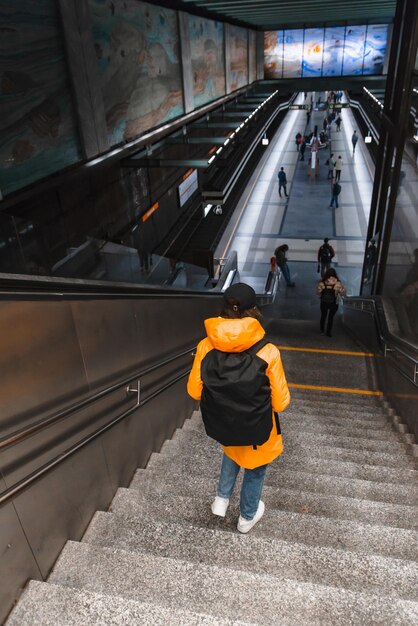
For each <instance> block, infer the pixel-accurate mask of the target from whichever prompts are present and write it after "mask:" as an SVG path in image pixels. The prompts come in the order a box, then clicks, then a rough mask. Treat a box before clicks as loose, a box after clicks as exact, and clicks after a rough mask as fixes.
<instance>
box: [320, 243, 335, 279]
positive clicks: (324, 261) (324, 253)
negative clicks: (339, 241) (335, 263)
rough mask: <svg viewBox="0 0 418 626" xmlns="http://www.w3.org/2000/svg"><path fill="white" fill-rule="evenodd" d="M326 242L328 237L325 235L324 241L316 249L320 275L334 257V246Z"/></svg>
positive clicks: (329, 265) (327, 268)
mask: <svg viewBox="0 0 418 626" xmlns="http://www.w3.org/2000/svg"><path fill="white" fill-rule="evenodd" d="M328 242H329V239H328V237H325V239H324V243H323V244H322V246H321V247H320V248H319V250H318V272H319V271H320V272H321V276H322V277H324V274H325V272H326V271H327V270H329V268H330V267H331V261H332V259H333V258H334V257H335V252H334V248H333V247H332V246H331V245H330V244H329V243H328Z"/></svg>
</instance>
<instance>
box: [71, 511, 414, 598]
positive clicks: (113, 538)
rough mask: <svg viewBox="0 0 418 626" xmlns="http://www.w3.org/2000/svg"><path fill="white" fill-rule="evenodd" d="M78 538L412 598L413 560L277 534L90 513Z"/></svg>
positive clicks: (172, 556)
mask: <svg viewBox="0 0 418 626" xmlns="http://www.w3.org/2000/svg"><path fill="white" fill-rule="evenodd" d="M83 541H85V542H86V543H89V544H93V545H95V546H103V547H112V548H116V549H120V550H126V551H128V552H146V553H151V554H154V555H156V556H163V557H170V558H176V559H182V560H187V561H193V562H195V563H196V562H197V563H200V562H204V563H206V564H207V565H218V566H224V567H229V566H231V564H233V567H234V569H239V570H244V571H247V572H256V573H258V574H270V573H271V572H274V575H275V576H277V577H279V578H282V577H283V578H288V579H294V580H299V581H304V582H314V583H319V584H321V585H329V586H333V587H344V588H345V589H351V590H352V591H363V592H367V593H382V594H383V593H384V594H385V595H386V596H392V597H394V598H404V599H405V600H414V601H417V600H418V564H417V563H413V562H412V561H401V560H399V559H394V558H388V557H382V556H376V555H370V554H359V553H353V552H349V551H344V550H335V549H334V548H330V547H324V546H321V547H319V546H308V545H306V544H303V543H294V542H287V541H285V540H283V539H273V538H270V537H269V538H266V537H255V536H252V537H251V539H250V540H247V541H243V540H242V537H241V536H240V535H239V534H238V533H231V532H224V531H222V530H214V529H209V528H204V527H200V528H199V527H194V526H192V525H190V524H188V525H178V524H174V523H171V522H162V521H161V522H160V521H154V520H153V521H152V522H151V523H150V521H149V520H146V519H137V518H135V517H131V518H130V519H125V518H121V517H118V516H117V515H114V514H112V513H96V515H95V517H94V518H93V520H92V522H91V524H90V526H89V528H88V530H87V532H86V534H85V536H84V538H83ZM255 555H256V558H254V556H255Z"/></svg>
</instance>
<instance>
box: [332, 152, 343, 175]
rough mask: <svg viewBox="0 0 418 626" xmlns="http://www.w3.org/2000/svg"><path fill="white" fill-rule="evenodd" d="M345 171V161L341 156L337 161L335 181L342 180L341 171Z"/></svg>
mask: <svg viewBox="0 0 418 626" xmlns="http://www.w3.org/2000/svg"><path fill="white" fill-rule="evenodd" d="M342 169H343V159H342V156H341V155H340V156H339V157H338V159H337V160H336V161H335V176H334V178H335V180H336V181H339V180H340V178H341V170H342Z"/></svg>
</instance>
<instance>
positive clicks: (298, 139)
mask: <svg viewBox="0 0 418 626" xmlns="http://www.w3.org/2000/svg"><path fill="white" fill-rule="evenodd" d="M301 141H302V135H301V134H300V133H296V136H295V144H296V150H297V151H298V152H299V146H300V143H301Z"/></svg>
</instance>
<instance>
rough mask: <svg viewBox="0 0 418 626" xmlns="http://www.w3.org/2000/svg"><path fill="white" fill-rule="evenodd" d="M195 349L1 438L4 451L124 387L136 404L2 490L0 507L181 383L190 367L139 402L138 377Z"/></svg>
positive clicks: (165, 360) (179, 354)
mask: <svg viewBox="0 0 418 626" xmlns="http://www.w3.org/2000/svg"><path fill="white" fill-rule="evenodd" d="M195 347H196V346H195V345H194V346H193V347H191V348H188V349H187V350H183V351H182V352H179V353H177V354H175V355H174V356H172V357H169V358H167V359H164V360H163V361H159V362H158V363H157V364H155V365H152V366H151V367H148V368H146V369H143V370H140V371H139V372H136V373H135V374H132V375H131V376H129V378H125V379H124V380H123V381H121V382H119V383H117V384H115V385H110V386H109V387H107V388H106V389H103V390H102V391H99V392H98V393H95V394H93V395H92V396H90V397H88V398H85V399H84V400H81V401H79V402H76V403H75V404H73V405H72V406H70V407H68V408H67V409H64V410H63V411H59V412H58V413H55V414H54V415H52V416H51V417H48V418H46V419H44V420H41V421H40V422H38V423H37V424H34V425H33V426H30V427H28V428H25V429H22V430H20V431H16V432H15V433H13V434H11V435H9V436H7V437H5V438H3V439H1V440H0V449H1V448H3V449H4V448H6V447H8V446H11V445H14V444H16V443H17V442H19V441H22V440H23V439H26V438H27V437H30V436H31V435H34V434H35V433H38V432H40V431H41V430H43V429H44V428H47V427H49V426H51V425H52V424H55V423H57V422H58V421H60V420H62V419H64V418H65V417H68V416H69V415H71V414H73V413H75V412H77V411H79V410H81V409H83V408H85V407H86V406H89V405H90V404H93V403H94V402H97V401H98V400H101V399H102V398H104V397H105V396H108V395H109V394H111V393H113V392H114V391H117V390H118V389H121V388H123V387H126V394H127V396H129V395H131V394H135V395H136V402H135V405H134V406H132V407H130V408H129V409H127V410H126V411H124V412H123V413H121V414H120V415H118V416H117V417H115V418H113V419H112V420H111V421H110V422H108V423H107V424H105V425H104V426H101V427H100V428H99V429H97V430H95V431H94V432H93V433H91V434H90V435H88V436H87V437H85V438H84V439H82V440H81V441H78V442H77V443H76V444H74V445H73V446H71V447H70V448H69V449H68V450H66V451H65V452H62V453H61V454H59V455H58V456H56V457H55V458H54V459H52V460H50V461H48V462H47V463H45V465H43V466H42V467H40V468H39V469H37V470H35V471H34V472H32V473H31V474H29V475H28V476H25V478H23V479H22V480H20V481H19V482H17V483H16V484H15V485H13V486H12V487H9V488H8V489H6V490H5V491H3V492H2V493H1V494H0V505H2V504H4V503H5V502H7V501H8V500H10V499H11V498H13V497H14V496H15V495H16V494H17V493H19V492H20V491H22V490H23V489H26V488H27V487H28V486H29V485H31V484H32V483H33V482H35V481H36V480H38V479H39V478H41V477H42V476H43V475H44V474H46V473H47V472H49V471H50V470H52V469H53V468H54V467H56V466H57V465H59V464H60V463H62V462H63V461H65V460H66V459H67V458H69V457H70V456H72V455H73V454H74V453H75V452H77V451H78V450H80V449H81V448H83V447H84V446H85V445H87V444H88V443H90V442H91V441H93V440H94V439H96V438H97V437H99V436H100V435H102V434H103V433H105V432H106V431H107V430H109V429H110V428H112V427H113V426H115V425H116V424H118V423H119V422H121V421H122V420H124V419H125V418H126V417H128V416H129V415H131V414H132V413H133V412H134V411H136V410H137V409H138V408H141V407H142V406H144V405H145V404H146V403H147V402H149V401H150V400H153V399H154V398H155V397H157V396H158V395H159V394H161V393H162V392H163V391H166V390H167V389H169V388H170V387H172V386H173V385H174V384H176V383H177V382H179V381H180V380H182V378H185V377H186V376H187V375H188V374H189V372H190V367H188V368H187V369H186V370H184V371H183V372H181V374H179V375H178V376H176V377H174V378H173V379H171V380H170V381H169V382H167V383H165V384H164V385H162V386H161V387H159V388H158V389H157V390H156V391H154V392H153V393H151V394H149V395H148V396H147V397H146V398H144V400H141V378H142V377H143V376H145V375H146V374H150V373H151V372H154V371H155V370H157V369H159V368H161V367H164V366H165V365H168V364H170V363H173V362H174V361H176V360H178V359H180V358H182V357H184V356H187V355H188V354H190V356H193V350H195ZM134 381H136V387H131V384H132V383H133V382H134Z"/></svg>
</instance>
